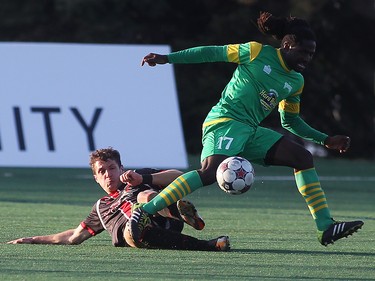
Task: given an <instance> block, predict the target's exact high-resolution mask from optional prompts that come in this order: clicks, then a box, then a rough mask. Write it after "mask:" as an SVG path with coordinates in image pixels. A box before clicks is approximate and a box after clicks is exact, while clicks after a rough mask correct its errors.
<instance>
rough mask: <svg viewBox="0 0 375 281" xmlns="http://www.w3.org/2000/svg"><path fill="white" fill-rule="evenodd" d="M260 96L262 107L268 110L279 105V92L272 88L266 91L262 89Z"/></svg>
mask: <svg viewBox="0 0 375 281" xmlns="http://www.w3.org/2000/svg"><path fill="white" fill-rule="evenodd" d="M259 96H260V103H261V104H262V107H263V109H264V110H266V111H271V110H272V109H274V108H275V107H276V105H277V97H278V96H279V95H278V93H277V92H276V91H275V90H273V89H270V91H269V92H266V91H265V90H262V91H261V92H260V93H259Z"/></svg>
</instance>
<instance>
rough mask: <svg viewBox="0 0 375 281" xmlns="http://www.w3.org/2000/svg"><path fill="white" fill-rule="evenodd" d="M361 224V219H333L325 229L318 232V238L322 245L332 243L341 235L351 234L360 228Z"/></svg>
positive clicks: (341, 236)
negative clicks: (340, 220) (341, 220)
mask: <svg viewBox="0 0 375 281" xmlns="http://www.w3.org/2000/svg"><path fill="white" fill-rule="evenodd" d="M363 224H364V222H363V221H348V222H345V221H343V222H339V221H334V223H333V224H332V225H331V226H330V227H328V229H327V230H325V231H319V232H318V240H319V242H320V244H322V245H323V246H327V245H328V244H333V243H334V242H335V241H337V240H339V239H341V238H343V237H348V236H349V235H353V234H354V233H355V232H357V231H358V229H360V228H362V226H363Z"/></svg>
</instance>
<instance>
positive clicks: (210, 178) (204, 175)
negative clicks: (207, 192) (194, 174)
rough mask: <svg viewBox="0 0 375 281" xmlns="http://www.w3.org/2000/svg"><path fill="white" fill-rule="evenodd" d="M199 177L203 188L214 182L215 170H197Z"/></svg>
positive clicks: (209, 168) (208, 168)
mask: <svg viewBox="0 0 375 281" xmlns="http://www.w3.org/2000/svg"><path fill="white" fill-rule="evenodd" d="M198 173H199V175H200V177H201V181H202V183H203V185H204V186H206V185H210V184H213V183H215V182H216V169H214V168H211V167H207V168H205V169H203V168H202V169H200V170H198Z"/></svg>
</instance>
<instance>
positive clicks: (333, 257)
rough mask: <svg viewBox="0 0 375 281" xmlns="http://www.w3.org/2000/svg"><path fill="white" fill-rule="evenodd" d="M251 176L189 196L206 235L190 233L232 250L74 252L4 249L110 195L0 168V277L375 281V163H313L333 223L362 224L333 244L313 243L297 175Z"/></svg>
mask: <svg viewBox="0 0 375 281" xmlns="http://www.w3.org/2000/svg"><path fill="white" fill-rule="evenodd" d="M194 165H195V164H193V166H194ZM255 169H256V177H257V181H256V183H255V184H254V186H253V187H252V189H251V190H250V191H249V192H248V193H246V194H244V195H240V196H231V195H227V194H225V193H224V192H221V191H220V190H219V189H218V188H217V187H216V186H210V187H207V188H203V189H200V190H198V191H197V192H195V193H194V194H192V195H190V196H189V199H191V200H192V201H193V202H194V203H195V204H196V205H197V207H198V209H199V211H200V213H201V215H202V216H203V217H204V219H205V220H206V228H205V229H204V230H203V231H195V230H193V229H191V228H189V227H186V228H185V229H184V232H185V233H187V234H190V235H194V236H197V237H199V238H212V237H215V236H218V235H221V234H228V235H229V236H230V237H231V242H232V251H231V252H228V253H220V252H191V251H169V250H145V249H129V248H115V247H113V246H111V241H110V237H109V235H108V234H106V233H103V234H101V235H99V236H97V237H94V238H92V239H90V240H88V241H86V242H84V243H83V244H81V245H78V246H53V245H7V244H4V242H6V241H8V240H10V239H14V238H18V237H20V236H28V235H39V234H50V233H54V232H60V231H63V230H66V229H68V228H75V227H76V226H78V224H79V223H80V221H81V220H82V219H84V218H85V217H86V215H87V214H88V213H89V212H90V210H91V206H92V204H93V203H94V202H95V201H96V200H97V198H99V197H100V196H102V195H104V193H103V191H101V189H100V187H99V186H97V185H96V184H95V183H94V181H93V180H92V178H91V172H90V170H88V169H87V170H86V169H78V170H76V169H15V168H1V169H0V218H1V231H0V242H1V243H2V244H0V280H41V281H42V280H375V203H374V201H375V178H374V177H375V163H373V162H366V161H339V160H320V161H318V162H317V169H318V172H319V175H320V176H321V178H322V186H323V188H324V189H325V191H326V194H327V198H328V203H329V206H330V208H331V211H332V214H333V215H334V216H335V218H336V219H357V218H358V219H363V220H365V226H364V228H363V229H362V230H360V231H359V233H357V234H355V236H353V237H350V238H349V239H342V240H340V241H338V242H337V243H335V245H331V246H329V247H323V246H321V245H320V244H319V243H318V241H317V238H316V233H315V226H314V223H313V221H312V219H311V217H310V215H309V213H308V210H307V207H306V206H305V204H304V201H303V199H302V198H301V196H300V195H299V193H298V191H297V189H296V187H295V184H294V182H293V181H292V178H289V177H288V176H291V175H292V174H291V170H290V169H286V168H263V167H259V166H255ZM270 176H282V178H281V179H280V180H274V179H272V178H270Z"/></svg>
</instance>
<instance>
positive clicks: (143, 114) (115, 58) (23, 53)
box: [0, 43, 187, 168]
mask: <svg viewBox="0 0 375 281" xmlns="http://www.w3.org/2000/svg"><path fill="white" fill-rule="evenodd" d="M150 52H155V53H162V54H165V53H169V52H170V48H169V47H168V46H161V45H156V46H155V45H106V44H104V45H101V44H54V43H0V96H1V103H0V166H2V167H69V168H88V167H89V166H88V161H89V153H90V152H91V151H92V150H95V149H97V148H105V147H109V146H111V147H113V148H115V149H117V150H119V151H120V152H121V154H122V161H123V164H124V165H125V166H127V167H133V168H138V167H155V168H186V167H187V155H186V148H185V142H184V137H183V130H182V125H181V119H180V112H179V106H178V99H177V94H176V88H175V79H174V73H173V68H172V66H171V65H163V66H159V67H155V68H152V67H148V66H144V67H141V66H140V63H141V59H142V58H143V56H144V55H146V54H148V53H150Z"/></svg>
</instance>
